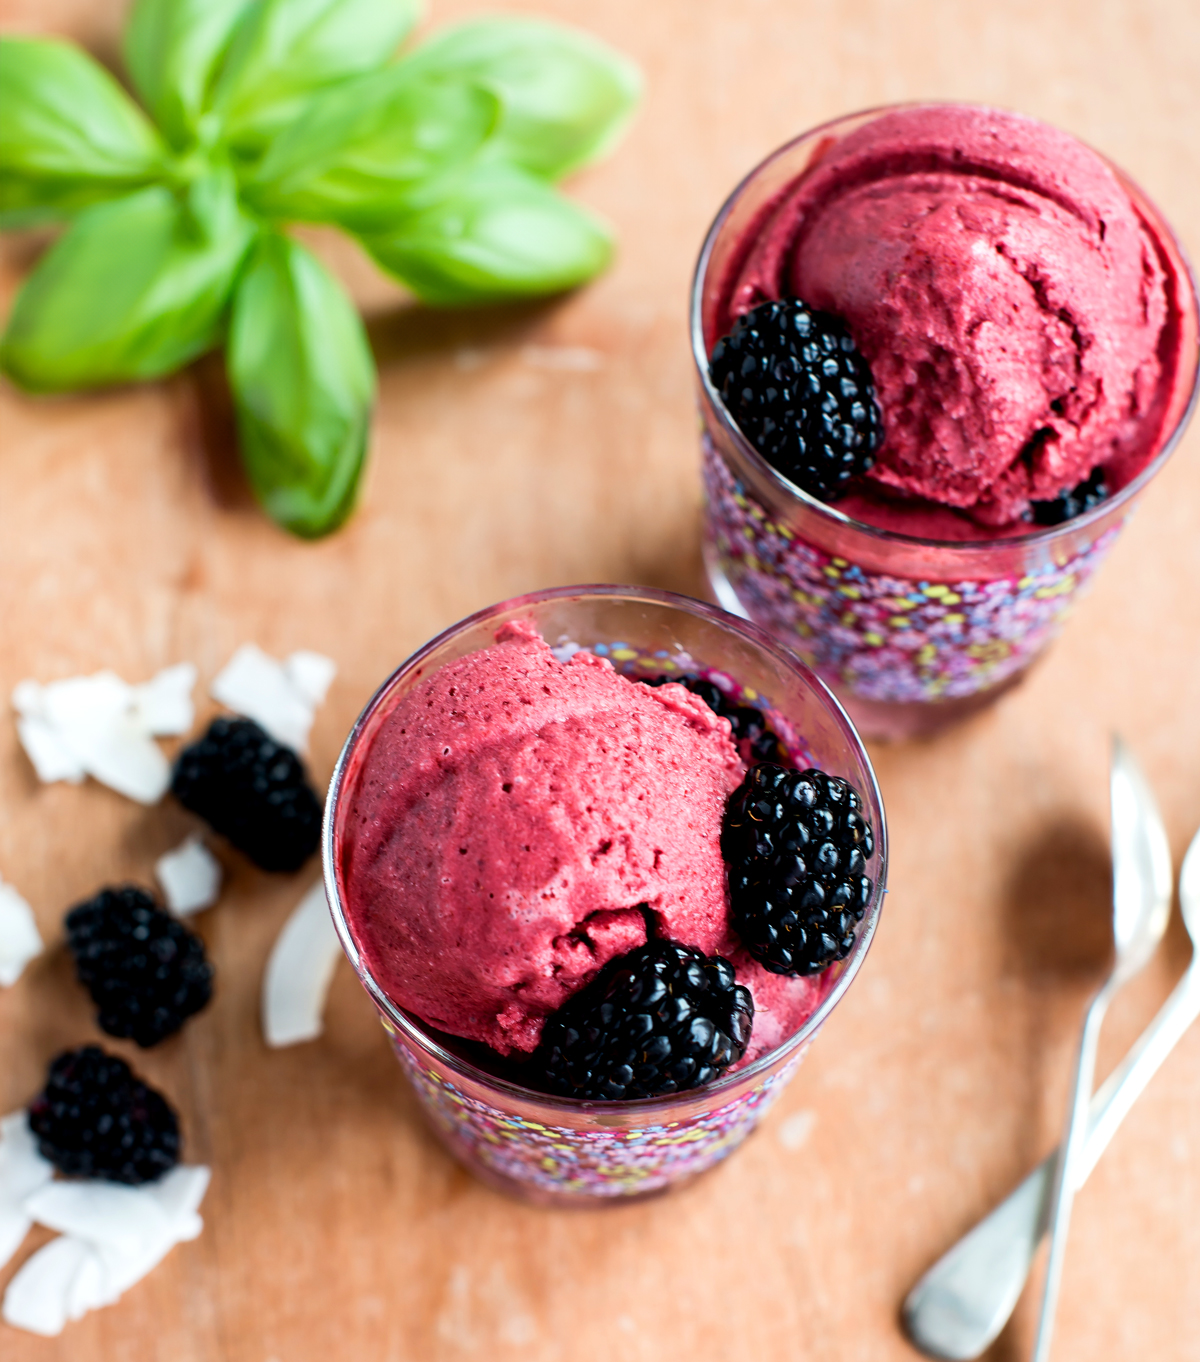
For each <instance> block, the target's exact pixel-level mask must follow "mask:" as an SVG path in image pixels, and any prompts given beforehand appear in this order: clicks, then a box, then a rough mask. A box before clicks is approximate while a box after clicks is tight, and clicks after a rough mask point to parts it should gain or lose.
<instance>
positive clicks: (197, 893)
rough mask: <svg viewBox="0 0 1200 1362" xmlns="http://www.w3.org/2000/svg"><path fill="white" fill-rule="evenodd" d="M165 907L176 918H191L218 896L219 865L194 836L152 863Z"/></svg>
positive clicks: (219, 885)
mask: <svg viewBox="0 0 1200 1362" xmlns="http://www.w3.org/2000/svg"><path fill="white" fill-rule="evenodd" d="M154 874H155V876H156V878H157V879H158V882H159V884H160V885H161V886H162V891H163V898H164V899H165V900H166V904H167V908H168V909H169V910H170V911H171V912H172V913H174V914H175V916H176V917H190V916H191V915H192V914H193V913H198V912H199V911H200V910H201V909H202V908H211V907H212V905H213V904H214V903H216V901H217V898H218V897H219V895H220V893H221V863H220V861H218V860H217V858H216V857H215V856H214V855H213V854H212V852H211V851H209V849H208V848H207V847H206V846H205V845H204V843H203V842H202V841H201V840H200V838H199V837H198V836H197V835H196V834H195V833H193V834H192V835H191V836H190V837H187V838H185V840H184V841H182V842H181V843H180V844H179V845H178V846H177V847H176V848H175V850H174V851H168V852H167V853H166V855H164V856H160V857H159V858H158V860H157V861H155V862H154Z"/></svg>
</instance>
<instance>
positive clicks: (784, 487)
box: [688, 99, 1200, 555]
mask: <svg viewBox="0 0 1200 1362" xmlns="http://www.w3.org/2000/svg"><path fill="white" fill-rule="evenodd" d="M933 108H970V109H982V110H987V109H994V110H995V111H996V112H1000V113H1016V114H1017V115H1018V117H1021V118H1029V119H1030V120H1031V121H1032V122H1035V123H1041V122H1043V121H1044V120H1042V119H1037V118H1033V117H1032V115H1030V114H1023V113H1020V112H1019V111H1017V110H1005V109H1001V108H999V106H997V105H990V104H976V103H972V102H971V101H970V100H942V99H914V100H901V101H899V102H897V103H894V104H875V105H871V106H870V107H869V108H866V109H859V110H857V111H855V112H853V113H848V114H840V115H839V116H838V117H836V118H829V119H826V120H825V121H824V122H823V123H818V124H816V125H815V126H813V127H811V128H809V129H807V130H806V131H804V132H801V133H799V134H797V136H795V137H791V138H789V139H788V140H787V141H786V142H784V143H783V144H782V145H781V146H779V147H776V148H775V150H774V151H772V152H770V153H769V154H768V155H767V156H765V157H763V159H762V160H761V161H759V162H757V164H755V165H754V166H752V167H751V168H750V170H748V171H747V172H746V174H745V175H743V176H742V178H741V179H740V180H739V181H738V183H737V184H736V185H735V186H734V188H733V190H732V192H731V193H730V194H729V196H728V197H727V198H726V199H725V202H724V203H723V204H722V205H721V207H720V209H719V210H718V212H717V215H716V217H715V218H714V219H713V221H712V224H711V226H710V227H709V229H708V232H707V233H706V234H705V237H704V244H703V245H702V246H701V248H700V255H699V257H698V258H697V261H696V268H695V270H694V271H693V274H692V286H691V290H690V294H689V305H688V311H689V329H690V331H691V341H692V359H693V361H694V363H695V366H696V372H697V374H698V375H699V379H700V385H701V388H702V390H703V392H704V395H705V396H706V398H707V399H708V402H709V404H710V405H711V407H712V410H713V413H714V415H715V416H716V418H717V420H718V421H719V422H720V425H721V428H722V431H723V433H724V434H725V435H726V436H728V437H729V439H730V440H731V441H732V443H733V447H734V449H736V451H737V452H738V454H739V455H740V456H741V457H742V458H743V459H745V460H746V462H748V463H749V464H750V466H751V467H752V468H753V469H754V470H755V472H756V473H758V474H759V475H760V476H761V477H762V478H763V479H764V480H765V481H766V482H767V483H768V484H769V485H770V486H771V487H772V488H773V489H774V490H776V491H778V492H780V493H782V494H783V495H785V496H788V497H790V498H791V499H792V500H793V501H796V502H799V503H800V504H801V505H802V506H804V507H805V508H806V509H807V510H809V511H811V512H813V513H814V514H816V515H818V516H822V517H824V518H826V519H828V520H830V521H832V522H833V523H834V524H836V525H838V526H840V527H841V528H843V529H846V530H851V531H854V532H856V533H860V534H865V535H867V536H868V537H870V538H872V539H876V540H879V541H880V542H882V543H889V544H899V545H904V546H906V547H911V548H921V549H939V550H947V549H949V550H958V551H962V552H963V553H965V554H967V555H972V554H986V553H993V552H995V550H996V549H997V548H1001V547H1003V548H1007V547H1008V546H1010V545H1011V546H1013V547H1015V548H1025V547H1029V546H1030V545H1039V546H1040V545H1046V544H1054V543H1056V542H1058V541H1059V540H1063V539H1067V538H1069V537H1070V536H1072V535H1074V534H1076V533H1077V532H1078V531H1079V530H1086V529H1090V528H1091V527H1092V526H1094V525H1098V524H1099V523H1100V522H1101V521H1103V520H1105V519H1106V518H1107V517H1108V516H1109V515H1110V513H1111V512H1113V511H1114V510H1120V509H1121V508H1122V507H1123V506H1125V505H1126V504H1127V503H1128V502H1130V501H1132V500H1133V498H1134V497H1136V496H1137V495H1138V493H1139V492H1141V491H1142V490H1143V489H1144V488H1145V486H1146V484H1147V483H1148V482H1150V480H1151V479H1152V478H1153V477H1154V475H1155V474H1156V473H1157V472H1158V471H1159V469H1160V468H1161V467H1162V466H1163V464H1165V463H1166V461H1167V459H1168V458H1170V456H1171V454H1172V453H1173V452H1174V450H1175V448H1176V446H1177V445H1178V444H1179V441H1180V439H1181V437H1182V435H1183V432H1184V431H1185V430H1186V429H1187V425H1188V422H1189V421H1190V420H1191V417H1192V415H1193V413H1194V411H1195V410H1196V406H1197V403H1198V402H1200V344H1197V346H1196V354H1195V356H1194V359H1193V364H1192V373H1191V386H1190V389H1189V391H1188V399H1187V401H1186V402H1185V403H1184V405H1183V408H1182V410H1181V411H1180V414H1179V419H1178V420H1177V421H1176V423H1175V425H1174V426H1173V427H1172V429H1171V431H1170V432H1169V433H1168V434H1167V435H1166V437H1165V438H1164V439H1163V442H1162V446H1161V448H1160V449H1159V451H1158V453H1157V454H1156V455H1155V456H1154V458H1153V459H1151V460H1150V462H1149V463H1148V464H1146V466H1145V467H1144V468H1143V469H1142V470H1141V472H1140V473H1138V474H1137V476H1136V477H1134V478H1131V479H1130V481H1129V482H1127V483H1126V484H1125V486H1124V487H1122V488H1121V489H1120V491H1118V492H1115V493H1113V495H1112V496H1109V497H1106V498H1105V499H1104V500H1103V501H1102V502H1100V503H1099V504H1098V505H1096V506H1094V507H1092V508H1091V509H1090V510H1088V511H1085V512H1083V514H1082V515H1078V516H1075V517H1074V518H1073V519H1072V520H1066V521H1063V522H1062V523H1061V524H1059V525H1043V526H1040V527H1038V528H1037V529H1034V530H1030V531H1029V532H1028V533H1027V534H1013V535H1006V536H1004V537H1002V538H995V539H965V540H957V539H929V538H926V537H924V536H921V535H912V534H904V533H903V532H902V531H899V530H888V529H884V528H882V527H881V526H879V525H871V524H868V522H866V521H865V520H857V519H855V518H854V517H853V516H849V515H847V514H846V513H845V512H844V511H839V510H837V509H836V508H835V506H834V505H833V504H831V503H829V502H824V501H819V500H818V499H817V498H816V497H814V496H812V494H811V493H809V492H806V491H804V489H803V488H801V487H798V486H797V485H796V484H795V483H794V482H792V481H791V480H790V479H789V478H786V477H784V475H783V474H782V473H780V472H779V471H778V470H777V469H775V468H773V467H772V466H771V465H770V464H769V463H768V462H767V461H766V459H764V458H763V456H762V455H761V454H760V453H759V452H758V450H757V449H755V447H754V446H753V445H752V444H751V443H750V441H749V440H747V439H746V437H745V436H744V435H743V434H742V432H741V430H740V429H739V428H738V425H737V422H736V421H734V419H733V418H732V417H731V416H730V414H729V412H728V411H727V410H726V407H725V403H724V401H723V400H722V398H721V394H720V393H719V392H718V391H717V390H716V388H715V387H714V386H713V383H712V379H711V377H710V375H709V368H708V352H707V348H706V346H705V343H704V322H703V315H702V313H703V307H702V299H703V293H704V281H705V278H706V276H707V273H708V265H709V260H710V259H711V256H712V252H713V247H714V246H715V244H716V240H717V237H718V235H719V234H720V231H721V229H722V228H723V227H724V225H725V223H726V221H727V220H728V218H729V216H730V214H731V213H732V212H733V210H734V208H735V207H736V206H737V204H738V202H739V201H740V199H741V196H742V194H743V192H744V191H745V190H746V188H747V187H748V186H749V185H750V183H751V181H752V180H754V179H755V178H756V177H757V176H758V175H759V174H760V173H761V172H762V171H764V170H766V169H767V168H768V167H769V166H771V165H773V164H774V163H775V162H776V161H778V160H779V159H780V158H781V157H783V156H786V155H787V154H788V152H790V151H792V150H793V149H794V148H795V147H797V146H798V145H799V144H800V143H801V142H807V141H809V140H810V139H813V138H816V137H819V136H820V135H821V134H823V133H828V132H829V131H831V130H832V129H835V128H840V127H842V126H843V125H845V124H847V123H856V122H859V121H860V120H861V121H866V120H870V119H871V118H873V117H880V116H882V115H884V114H888V113H892V112H894V111H895V110H898V109H933ZM1046 126H1053V125H1050V124H1047V125H1046ZM1068 135H1069V136H1072V137H1074V134H1073V133H1071V134H1068ZM1075 140H1076V141H1077V142H1079V143H1080V144H1081V145H1082V146H1086V147H1087V148H1088V150H1089V151H1091V152H1093V153H1094V154H1095V155H1096V156H1099V157H1100V159H1101V160H1102V161H1103V162H1104V164H1105V165H1106V166H1108V167H1109V169H1110V170H1112V171H1113V173H1114V174H1115V175H1116V177H1117V179H1118V180H1119V181H1120V182H1121V185H1122V187H1123V188H1125V189H1126V190H1132V191H1133V193H1134V196H1135V202H1134V209H1135V211H1137V210H1138V208H1139V204H1140V206H1142V207H1145V208H1146V209H1148V210H1149V211H1150V212H1151V214H1152V215H1153V217H1154V219H1155V222H1154V225H1155V227H1156V228H1157V229H1158V230H1159V231H1160V232H1161V233H1162V234H1163V235H1165V237H1166V239H1167V242H1168V243H1169V245H1170V248H1171V250H1172V251H1174V253H1175V255H1176V256H1177V258H1178V260H1179V264H1180V266H1181V278H1182V281H1183V283H1184V285H1185V286H1186V287H1187V288H1188V289H1189V290H1190V292H1191V297H1192V301H1193V304H1194V306H1195V309H1196V310H1197V311H1200V290H1198V289H1197V285H1196V275H1195V273H1194V271H1193V269H1192V265H1191V261H1190V260H1189V258H1188V255H1187V252H1186V251H1185V250H1184V249H1183V246H1182V245H1181V243H1180V241H1179V238H1178V237H1177V236H1176V235H1175V233H1174V231H1173V230H1172V229H1171V227H1170V225H1169V224H1168V223H1167V221H1166V219H1165V218H1164V217H1163V215H1162V213H1161V212H1160V211H1159V209H1158V207H1157V205H1156V204H1155V203H1154V202H1153V201H1152V200H1151V199H1150V198H1149V197H1148V195H1146V194H1145V193H1144V192H1143V190H1142V189H1141V187H1140V186H1139V185H1138V184H1136V183H1135V181H1133V180H1132V179H1131V178H1130V177H1129V176H1128V175H1127V174H1126V173H1125V172H1124V171H1123V170H1122V169H1121V168H1120V166H1118V165H1116V164H1115V163H1114V162H1113V161H1111V160H1110V159H1109V158H1108V157H1107V156H1105V155H1104V153H1103V152H1101V151H1097V150H1096V148H1095V147H1092V146H1090V145H1089V144H1088V143H1086V142H1084V141H1083V139H1082V138H1078V137H1076V138H1075ZM1139 216H1141V214H1140V213H1139Z"/></svg>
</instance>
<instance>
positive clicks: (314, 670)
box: [283, 648, 337, 709]
mask: <svg viewBox="0 0 1200 1362" xmlns="http://www.w3.org/2000/svg"><path fill="white" fill-rule="evenodd" d="M283 671H284V675H285V676H286V677H287V679H288V681H290V682H291V685H292V688H293V689H294V690H295V691H296V693H297V694H298V695H299V696H301V698H302V699H304V700H306V701H307V702H308V704H309V705H310V706H311V708H313V709H316V708H317V707H318V706H319V705H323V704H324V703H325V697H326V695H328V694H329V687H330V686H331V685H333V678H334V677H335V676H336V675H337V663H336V662H335V661H334V660H333V658H331V657H326V656H325V654H324V653H314V652H310V651H309V650H308V649H307V648H301V649H300V650H299V651H298V652H295V653H291V654H290V655H289V656H288V657H285V658H284V660H283Z"/></svg>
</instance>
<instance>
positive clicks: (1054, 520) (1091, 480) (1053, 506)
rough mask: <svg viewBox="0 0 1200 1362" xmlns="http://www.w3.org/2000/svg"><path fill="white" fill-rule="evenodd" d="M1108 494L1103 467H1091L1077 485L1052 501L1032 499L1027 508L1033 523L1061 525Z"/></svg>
mask: <svg viewBox="0 0 1200 1362" xmlns="http://www.w3.org/2000/svg"><path fill="white" fill-rule="evenodd" d="M1108 496H1109V486H1108V483H1107V482H1105V481H1104V469H1103V468H1093V469H1092V471H1091V472H1090V473H1089V474H1088V476H1087V477H1086V478H1084V480H1083V481H1082V482H1081V483H1080V484H1079V486H1078V487H1072V488H1071V490H1070V491H1069V492H1064V493H1063V494H1062V495H1061V496H1058V497H1055V498H1054V500H1053V501H1032V502H1030V503H1029V508H1030V510H1031V511H1032V513H1033V523H1034V524H1035V525H1061V524H1063V522H1064V521H1067V520H1074V519H1075V517H1076V516H1077V515H1082V514H1083V513H1084V511H1090V510H1091V509H1092V507H1093V506H1099V505H1100V503H1101V502H1102V501H1104V500H1106V498H1107V497H1108Z"/></svg>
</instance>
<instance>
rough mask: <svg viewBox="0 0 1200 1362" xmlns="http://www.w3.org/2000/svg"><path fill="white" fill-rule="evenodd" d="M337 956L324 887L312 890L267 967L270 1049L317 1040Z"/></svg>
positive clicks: (265, 990)
mask: <svg viewBox="0 0 1200 1362" xmlns="http://www.w3.org/2000/svg"><path fill="white" fill-rule="evenodd" d="M341 953H342V947H341V942H339V941H338V936H337V932H336V931H335V930H334V926H333V921H332V919H331V918H330V916H329V905H328V903H327V902H326V899H325V886H324V885H323V884H320V883H318V884H314V885H313V887H312V888H311V889H310V890H309V891H308V893H307V894H305V896H304V897H303V898H302V899H301V900H300V902H299V903H298V904H297V905H296V907H295V909H294V910H293V912H292V915H291V917H289V918H288V920H287V922H285V923H284V926H283V930H282V931H281V932H280V933H279V936H278V937H277V938H276V940H275V945H274V946H273V947H272V948H271V958H270V959H269V960H268V961H267V970H266V973H265V974H264V975H263V991H262V1027H263V1035H264V1036H265V1037H266V1042H267V1044H268V1045H270V1046H272V1047H274V1048H279V1047H282V1046H285V1045H298V1044H299V1043H300V1042H301V1041H305V1040H315V1039H316V1037H317V1036H319V1035H320V1034H321V1032H322V1030H323V1029H324V1013H325V998H326V995H327V994H328V992H329V985H330V982H331V981H332V979H333V970H334V966H335V965H336V964H337V962H338V957H339V956H340V955H341Z"/></svg>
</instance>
